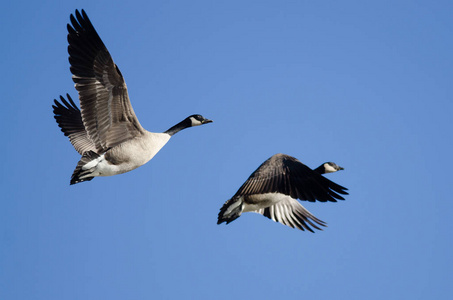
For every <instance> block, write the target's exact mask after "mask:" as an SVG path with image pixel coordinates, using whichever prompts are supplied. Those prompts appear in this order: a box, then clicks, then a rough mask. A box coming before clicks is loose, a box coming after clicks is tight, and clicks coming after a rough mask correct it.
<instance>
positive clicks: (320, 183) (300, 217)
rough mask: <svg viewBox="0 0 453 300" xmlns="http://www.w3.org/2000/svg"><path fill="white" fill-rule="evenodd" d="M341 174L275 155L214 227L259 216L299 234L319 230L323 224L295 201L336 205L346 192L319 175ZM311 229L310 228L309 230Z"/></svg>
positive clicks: (330, 165) (334, 166)
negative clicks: (246, 216)
mask: <svg viewBox="0 0 453 300" xmlns="http://www.w3.org/2000/svg"><path fill="white" fill-rule="evenodd" d="M339 170H343V168H342V167H340V166H338V165H337V164H335V163H332V162H326V163H324V164H322V165H320V166H319V167H318V168H316V169H314V170H312V169H310V168H309V167H307V166H306V165H304V164H303V163H301V162H300V161H299V160H298V159H296V158H295V157H292V156H289V155H286V154H281V153H279V154H275V155H274V156H272V157H270V158H269V159H268V160H266V161H265V162H263V163H262V164H261V165H260V166H259V167H258V169H256V170H255V171H254V172H253V173H252V175H250V177H249V178H248V179H247V180H246V181H245V183H244V184H243V185H242V186H241V187H240V188H239V190H238V191H237V192H236V194H235V195H234V196H233V197H232V198H231V199H229V200H228V201H226V202H225V204H224V205H223V207H222V208H221V209H220V213H219V215H218V222H217V224H221V223H223V222H226V224H228V223H230V222H232V221H234V220H236V219H237V218H239V217H240V216H241V214H242V213H243V212H255V213H259V214H261V215H263V216H265V217H267V218H269V219H271V220H273V221H276V222H279V223H282V224H284V225H287V226H290V227H292V228H298V229H300V230H305V229H307V230H308V231H311V232H314V231H313V229H312V228H311V227H313V228H315V229H318V230H322V229H321V228H320V227H318V226H317V225H320V226H324V227H325V226H326V223H325V222H324V221H321V220H320V219H318V218H316V217H315V216H313V215H312V214H311V213H310V212H309V211H308V210H307V209H305V208H304V207H303V206H302V205H301V204H300V203H299V201H297V200H296V199H300V200H307V201H310V202H315V201H321V202H327V201H330V202H336V201H337V200H344V198H343V197H342V196H341V195H339V194H342V195H348V193H347V192H346V191H347V188H345V187H342V186H341V185H338V184H336V183H334V182H332V181H330V180H329V179H327V178H326V177H324V176H322V175H321V174H325V173H332V172H336V171H339ZM310 226H311V227H310Z"/></svg>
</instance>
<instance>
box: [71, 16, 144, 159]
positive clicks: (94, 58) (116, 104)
mask: <svg viewBox="0 0 453 300" xmlns="http://www.w3.org/2000/svg"><path fill="white" fill-rule="evenodd" d="M70 19H71V24H68V26H67V27H68V32H69V33H68V42H69V46H68V52H69V62H70V64H71V72H72V74H73V76H72V79H73V80H74V82H75V88H76V89H77V91H78V92H79V99H80V110H81V115H82V120H83V124H84V127H85V130H86V132H87V135H88V136H89V138H90V139H91V140H92V141H93V143H94V145H95V146H96V149H97V150H98V152H103V151H105V150H107V149H108V148H110V147H113V146H115V145H118V144H120V143H122V142H124V141H126V140H129V139H131V138H134V137H136V136H139V135H141V134H143V133H144V129H143V127H142V126H141V125H140V123H139V121H138V119H137V117H136V116H135V113H134V110H133V109H132V106H131V103H130V101H129V96H128V93H127V87H126V83H125V81H124V78H123V75H121V72H120V70H119V69H118V67H117V66H116V64H115V63H114V62H113V60H112V57H111V56H110V53H109V51H108V50H107V48H106V47H105V45H104V43H103V42H102V40H101V38H100V37H99V35H98V34H97V32H96V30H95V29H94V27H93V25H92V24H91V22H90V20H89V19H88V16H87V14H86V13H85V11H84V10H82V12H81V13H79V11H78V10H76V12H75V17H74V15H71V17H70Z"/></svg>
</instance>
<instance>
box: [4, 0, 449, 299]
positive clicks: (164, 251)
mask: <svg viewBox="0 0 453 300" xmlns="http://www.w3.org/2000/svg"><path fill="white" fill-rule="evenodd" d="M76 8H78V9H81V8H84V9H85V10H86V12H87V13H88V15H89V17H90V18H91V21H92V22H93V24H94V26H95V28H96V29H97V31H98V33H99V34H100V36H101V38H102V39H103V41H104V43H105V44H106V45H107V47H108V49H109V50H110V53H111V54H112V56H113V59H114V61H115V62H116V63H117V64H118V66H119V68H120V69H121V72H122V74H123V75H124V77H125V79H126V83H127V85H128V89H129V95H130V98H131V101H132V105H133V107H134V110H135V111H136V113H137V116H138V118H139V120H140V122H141V124H142V125H143V126H144V127H145V128H146V129H148V130H150V131H156V132H160V131H164V130H166V129H168V128H169V127H171V126H172V125H174V124H175V123H177V122H179V121H180V120H182V119H183V118H185V117H187V116H188V115H191V114H195V113H200V114H203V115H204V116H205V117H207V118H210V119H213V120H214V123H212V124H209V125H206V126H201V127H197V128H193V129H187V130H185V131H183V132H181V133H178V134H177V135H176V136H174V138H172V140H171V141H170V142H169V143H168V144H167V145H166V146H165V147H164V148H163V150H162V151H161V152H160V153H158V154H157V155H156V157H155V158H154V159H153V160H152V161H150V162H149V163H148V164H147V165H145V166H143V167H141V168H139V169H137V170H135V171H133V172H130V173H127V174H123V175H119V176H114V177H108V178H95V179H94V180H93V181H91V182H88V183H81V184H77V185H74V186H70V185H69V179H70V176H71V174H72V171H73V169H74V167H75V165H76V164H77V161H78V159H79V155H78V154H77V152H76V151H75V150H74V149H73V148H72V146H71V145H70V143H69V141H68V140H67V138H66V137H64V136H63V134H62V133H61V132H60V130H59V128H58V127H57V125H56V123H55V120H54V119H53V115H52V109H51V105H52V101H53V99H54V98H57V97H58V96H59V95H61V94H65V93H69V94H70V95H72V96H73V98H75V99H76V98H77V97H76V95H77V94H76V92H75V89H74V87H73V82H72V79H71V74H70V72H69V63H68V59H67V56H68V55H67V41H66V34H67V32H66V24H67V23H68V21H69V15H70V13H73V12H74V10H75V9H76ZM452 12H453V3H452V2H451V1H435V2H433V1H373V2H370V1H367V2H364V1H322V2H321V1H125V2H121V3H119V2H112V1H96V2H93V1H71V2H67V3H64V2H61V1H54V0H52V1H40V2H37V1H10V2H8V3H5V4H4V5H3V7H2V10H1V12H0V17H1V18H0V19H1V24H2V26H0V33H1V36H2V47H0V54H1V55H0V57H1V58H2V59H1V66H2V72H1V73H0V79H1V82H2V86H3V96H2V99H3V109H2V110H1V111H0V120H1V121H0V122H1V126H2V130H1V138H2V140H3V143H2V147H1V150H0V151H1V154H2V156H3V163H2V172H0V182H1V187H2V191H3V196H2V201H1V202H0V299H27V300H28V299H231V298H234V299H258V298H261V299H272V298H273V299H297V298H300V297H304V298H307V299H309V298H310V299H383V298H384V299H434V298H440V299H447V298H449V297H452V294H453V288H452V287H451V279H452V275H453V274H452V273H453V272H452V269H453V255H452V250H451V249H452V238H451V232H452V229H453V228H452V225H451V224H452V223H451V221H450V218H451V215H452V214H453V201H452V198H451V197H452V196H451V192H450V187H451V186H452V183H453V182H452V180H451V172H450V171H451V153H452V150H453V149H452V148H453V147H452V141H451V140H452V139H451V137H452V129H453V124H452V117H451V113H452V111H453V101H452V97H453V93H452V78H453V58H452V53H453V39H452V32H453V20H452V18H451V15H452ZM279 152H282V153H286V154H290V155H293V156H295V157H297V158H298V159H300V160H301V161H302V162H304V163H305V164H307V165H308V166H310V167H313V168H314V167H317V166H318V165H319V164H321V163H323V162H325V161H334V162H336V163H338V164H339V165H341V166H343V167H344V168H345V170H344V171H341V172H338V173H334V174H328V175H327V177H328V178H329V179H332V180H333V181H335V182H337V183H338V184H341V185H343V186H346V187H347V188H349V191H350V195H349V196H348V197H346V201H342V202H338V203H305V202H304V203H303V205H304V206H305V207H306V208H307V209H308V210H309V211H311V212H312V213H313V214H314V215H315V216H316V217H318V218H320V219H321V220H324V221H326V222H327V223H328V226H329V227H328V228H326V229H325V230H324V231H322V232H319V231H318V232H316V233H314V234H312V233H310V232H301V231H298V230H295V229H291V228H288V227H286V226H283V225H281V224H278V223H274V222H272V221H270V220H268V219H266V218H263V217H262V216H260V215H257V214H252V213H247V214H244V215H243V216H241V218H239V219H237V220H236V221H234V222H233V223H231V224H229V225H227V226H225V225H224V224H222V225H216V220H217V213H218V211H219V209H220V207H221V206H222V204H223V203H224V201H225V200H227V199H229V198H230V197H231V196H232V195H233V194H234V193H235V192H236V190H237V189H238V188H239V187H240V185H241V184H242V183H243V182H244V181H245V180H246V179H247V177H248V176H249V175H250V173H251V172H252V171H254V170H255V169H256V168H257V167H258V166H259V164H261V163H262V162H263V161H264V160H265V159H267V158H268V157H270V156H271V155H273V154H275V153H279Z"/></svg>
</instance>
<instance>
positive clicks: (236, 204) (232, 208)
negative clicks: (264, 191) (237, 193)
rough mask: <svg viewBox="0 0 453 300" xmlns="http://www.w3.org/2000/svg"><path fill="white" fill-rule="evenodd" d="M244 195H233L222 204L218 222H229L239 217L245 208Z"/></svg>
mask: <svg viewBox="0 0 453 300" xmlns="http://www.w3.org/2000/svg"><path fill="white" fill-rule="evenodd" d="M243 206H244V205H243V199H242V197H233V198H231V199H230V200H228V201H227V202H225V204H224V205H223V206H222V208H221V209H220V212H219V217H218V220H217V224H222V223H223V222H226V223H227V224H228V223H230V222H233V221H234V220H236V219H237V218H239V217H240V216H241V214H242V210H243Z"/></svg>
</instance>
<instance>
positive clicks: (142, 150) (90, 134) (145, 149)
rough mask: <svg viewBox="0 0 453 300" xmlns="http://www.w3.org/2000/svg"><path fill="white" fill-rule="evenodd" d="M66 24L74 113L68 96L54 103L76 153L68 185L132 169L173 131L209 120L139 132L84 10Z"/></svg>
mask: <svg viewBox="0 0 453 300" xmlns="http://www.w3.org/2000/svg"><path fill="white" fill-rule="evenodd" d="M70 21H71V24H68V26H67V29H68V42H69V46H68V52H69V62H70V64H71V67H70V70H71V73H72V79H73V81H74V83H75V88H76V90H77V91H78V93H79V100H80V110H79V109H78V108H77V106H76V104H75V103H74V101H73V100H72V99H71V97H70V96H69V95H67V100H66V99H65V98H64V97H63V96H60V101H61V102H59V101H57V100H55V101H54V102H55V104H54V105H53V106H52V107H53V112H54V114H55V119H56V121H57V123H58V126H59V127H60V128H61V131H62V132H63V133H64V135H65V136H68V137H69V140H70V142H71V144H72V145H73V146H74V148H75V149H76V150H77V152H79V153H80V154H81V155H82V158H81V159H80V161H79V163H78V164H77V166H76V168H75V170H74V173H73V174H72V177H71V181H70V183H71V184H75V183H79V182H82V181H89V180H91V179H93V178H94V177H96V176H112V175H117V174H122V173H125V172H129V171H131V170H134V169H136V168H138V167H140V166H142V165H144V164H145V163H147V162H148V161H149V160H151V159H152V158H153V157H154V156H155V155H156V153H157V152H159V150H160V149H161V148H162V147H163V146H164V145H165V144H166V143H167V142H168V140H169V139H170V138H171V137H172V136H173V135H174V134H176V133H177V132H179V131H181V130H183V129H185V128H188V127H193V126H198V125H203V124H207V123H210V122H212V120H209V119H206V118H204V117H203V116H201V115H198V114H195V115H191V116H189V117H187V118H186V119H184V120H183V121H181V122H179V123H178V124H176V125H174V126H173V127H171V128H169V129H168V130H166V131H165V132H162V133H154V132H149V131H147V130H145V129H144V128H143V127H142V126H141V125H140V122H139V121H138V119H137V117H136V116H135V113H134V110H133V109H132V106H131V103H130V101H129V95H128V92H127V87H126V83H125V81H124V78H123V75H122V74H121V72H120V70H119V69H118V67H117V65H116V64H115V63H114V62H113V59H112V57H111V56H110V53H109V51H108V50H107V48H106V46H105V45H104V43H103V42H102V40H101V38H100V37H99V35H98V34H97V32H96V30H95V29H94V27H93V25H92V24H91V22H90V20H89V19H88V16H87V14H86V13H85V11H84V10H82V11H81V12H79V11H78V10H76V12H75V16H74V15H72V14H71V16H70Z"/></svg>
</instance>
